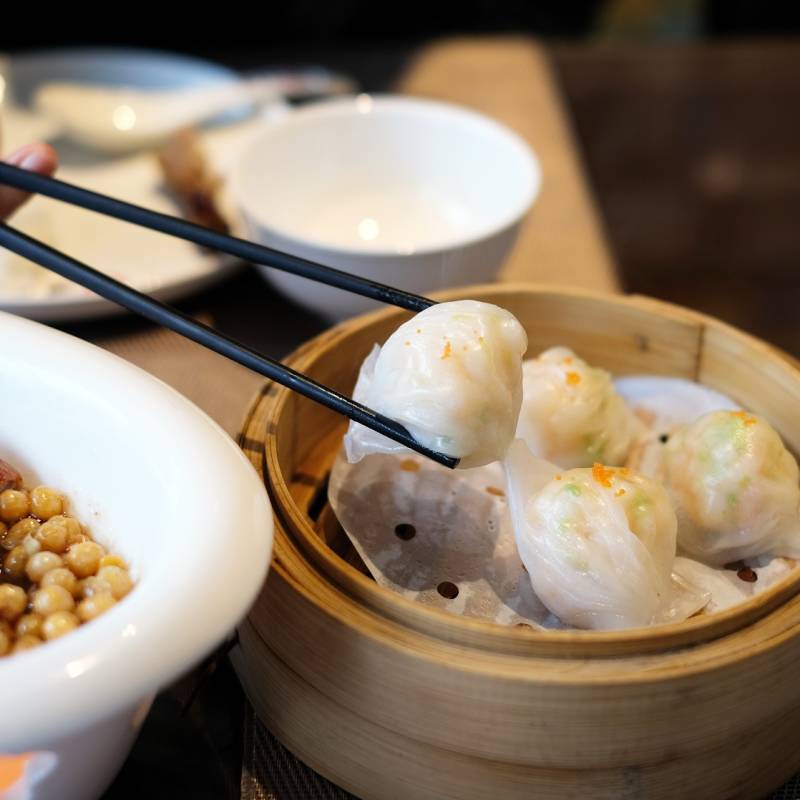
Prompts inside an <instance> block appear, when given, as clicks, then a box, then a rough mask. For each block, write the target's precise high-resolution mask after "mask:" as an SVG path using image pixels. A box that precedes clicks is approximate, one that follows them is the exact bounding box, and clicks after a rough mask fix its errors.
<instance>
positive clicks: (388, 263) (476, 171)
mask: <svg viewBox="0 0 800 800" xmlns="http://www.w3.org/2000/svg"><path fill="white" fill-rule="evenodd" d="M540 183H541V172H540V169H539V163H538V161H537V159H536V157H535V156H534V155H533V153H532V152H531V150H530V148H529V147H528V146H527V145H526V144H525V143H524V142H523V141H522V139H520V138H519V137H518V136H517V135H516V134H514V133H512V132H511V131H510V130H508V129H507V128H505V127H503V126H502V125H499V124H498V123H496V122H494V121H493V120H491V119H488V118H487V117H484V116H482V115H480V114H477V113H475V112H473V111H468V110H466V109H463V108H459V107H457V106H453V105H449V104H446V103H440V102H434V101H431V100H419V99H412V98H407V97H390V96H387V97H370V96H368V95H360V96H359V97H356V98H345V99H338V100H330V101H325V102H322V103H318V104H315V105H312V106H306V107H304V108H302V109H301V110H299V111H295V112H290V113H289V114H287V115H286V116H285V117H284V118H283V119H281V120H279V121H276V122H274V123H273V124H272V125H270V126H269V127H268V128H266V129H265V131H264V133H263V134H261V136H259V137H257V138H256V139H255V140H254V141H253V142H252V143H251V145H250V147H249V148H247V149H246V150H245V151H244V152H243V153H242V155H241V157H240V159H239V161H238V164H237V166H236V168H235V169H234V171H233V175H232V178H231V183H230V193H231V196H232V198H233V201H234V203H235V204H236V205H237V207H238V209H239V211H240V213H241V216H242V219H243V222H244V225H245V228H246V232H247V235H248V236H249V237H250V238H252V239H254V240H256V241H258V242H261V243H262V244H266V245H268V246H270V247H274V248H276V249H279V250H285V251H287V252H289V253H293V254H295V255H299V256H302V257H304V258H308V259H311V260H313V261H318V262H321V263H323V264H326V265H329V266H333V267H337V268H339V269H343V270H347V271H349V272H353V273H356V274H358V275H362V276H364V277H367V278H371V279H373V280H377V281H379V282H382V283H387V284H390V285H393V286H398V287H400V288H402V289H406V290H409V291H413V292H417V293H420V294H426V293H428V292H432V291H435V290H437V289H442V288H445V287H449V286H461V285H465V284H471V283H485V282H486V281H491V280H492V279H493V278H494V277H495V276H496V275H497V272H498V270H499V268H500V266H501V265H502V263H503V260H504V259H505V257H506V255H507V253H508V251H509V249H510V247H511V245H512V244H513V242H514V239H515V237H516V234H517V231H518V229H519V225H520V222H521V221H522V218H523V217H524V215H525V213H526V212H527V211H528V208H529V207H530V205H531V203H532V202H533V201H534V199H535V197H536V195H537V193H538V191H539V185H540ZM261 270H262V272H263V274H264V275H265V276H267V277H268V279H269V280H270V281H271V282H272V283H273V284H274V285H275V286H276V287H278V288H279V289H280V290H281V291H282V292H283V293H284V294H286V295H288V296H289V297H291V298H292V299H293V300H295V301H297V302H298V303H301V304H302V305H305V306H308V307H309V308H312V309H314V310H316V311H318V312H320V313H322V314H323V315H325V316H327V317H329V318H342V317H345V316H348V315H351V314H356V313H360V312H362V311H365V310H367V309H369V308H371V307H372V306H373V305H374V303H372V302H371V301H367V300H364V299H363V298H360V297H357V296H355V295H350V294H347V293H345V292H343V291H340V290H336V289H331V288H328V287H326V286H322V285H320V284H315V283H311V282H309V281H306V280H304V279H302V278H296V277H294V276H292V275H287V274H284V273H281V272H277V271H276V270H270V269H268V268H263V267H262V268H261Z"/></svg>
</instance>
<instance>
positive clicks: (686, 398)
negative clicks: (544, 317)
mask: <svg viewBox="0 0 800 800" xmlns="http://www.w3.org/2000/svg"><path fill="white" fill-rule="evenodd" d="M615 385H616V386H617V389H618V391H619V392H620V394H622V396H623V397H624V398H625V400H626V402H627V403H628V405H629V407H630V408H632V409H634V411H635V413H636V414H637V415H638V416H639V417H640V418H641V419H643V420H644V421H645V427H646V435H647V437H648V441H652V442H655V445H656V446H657V447H658V448H659V451H661V450H663V448H664V444H662V443H661V442H660V441H659V437H660V435H661V434H663V433H665V432H669V431H672V430H674V429H675V428H676V426H680V425H684V424H687V423H691V422H692V421H693V420H694V419H695V418H696V416H697V414H698V410H699V411H700V412H707V411H711V410H716V409H720V408H735V404H734V403H733V401H732V400H731V399H730V398H727V397H725V396H723V395H719V394H718V393H716V392H714V391H712V390H711V389H708V388H707V387H705V386H702V385H700V384H697V383H694V382H692V381H687V380H682V379H679V378H662V377H654V376H627V377H625V378H618V379H617V380H616V381H615ZM657 460H660V452H659V459H657ZM544 466H546V465H544ZM538 467H539V469H540V470H541V472H540V474H539V484H540V485H539V488H541V486H542V485H544V484H546V483H547V481H549V480H550V479H551V478H552V477H553V475H554V474H556V472H557V471H556V470H554V469H553V468H552V467H550V468H549V469H543V465H542V464H541V462H540V463H539V465H538ZM504 480H505V478H504V475H503V470H502V467H501V465H500V464H497V463H493V464H489V465H486V466H483V467H478V468H476V469H467V470H455V471H454V470H449V469H446V468H444V467H440V466H439V465H437V464H435V463H433V462H432V461H429V460H428V459H425V458H422V457H421V456H418V455H416V454H409V453H404V454H396V455H375V456H372V457H369V458H366V459H364V460H362V461H360V462H358V463H355V464H350V463H348V461H347V460H346V458H345V457H344V453H341V454H340V456H339V457H338V458H337V460H336V463H335V465H334V468H333V472H332V474H331V479H330V485H329V499H330V502H331V506H332V507H333V510H334V511H335V514H336V517H337V518H338V520H339V522H340V523H341V525H342V527H343V528H344V530H345V531H346V533H347V535H348V537H349V539H350V541H351V542H352V543H353V545H354V547H355V549H356V551H357V552H358V554H359V555H360V556H361V559H362V560H363V562H364V564H365V566H366V568H367V569H368V571H369V572H370V573H371V574H372V576H373V577H374V578H375V580H376V581H377V582H378V583H379V584H380V585H381V586H384V587H386V588H387V589H390V590H391V591H394V592H397V593H399V594H401V595H402V596H404V597H406V598H407V599H409V600H414V601H415V602H418V603H422V604H424V605H427V606H432V607H435V608H439V609H442V610H445V611H448V612H451V613H454V614H458V615H464V616H467V617H470V618H473V619H480V620H485V621H490V622H493V623H495V624H500V625H506V626H512V627H513V626H530V627H533V628H545V629H563V628H570V627H574V626H572V625H570V624H569V623H567V622H565V621H562V620H560V619H559V618H558V617H557V616H556V615H555V614H552V613H551V612H550V611H549V610H548V609H547V607H546V606H544V604H543V603H542V602H541V600H540V599H539V598H538V597H537V596H536V594H535V593H534V591H533V587H532V586H531V582H530V578H529V577H528V573H527V572H526V571H525V569H524V567H523V565H522V562H521V560H520V558H519V554H518V552H517V546H516V542H515V536H514V530H513V526H512V522H511V515H510V513H509V509H508V496H507V494H506V491H505V489H506V487H505V484H504ZM348 557H352V558H355V554H351V555H350V556H348ZM796 569H797V562H795V561H794V560H792V559H786V558H781V557H774V556H763V557H760V558H754V559H748V560H747V563H746V564H735V565H729V566H728V568H724V567H722V566H711V565H706V564H701V563H700V562H699V561H696V560H694V559H691V558H686V557H680V556H679V557H677V558H676V559H675V561H674V562H673V576H672V584H673V589H674V590H675V594H674V595H673V600H672V608H673V610H674V617H671V619H675V620H678V619H680V618H682V616H689V615H691V614H692V613H693V610H697V611H698V613H701V614H709V613H714V612H717V611H721V610H724V609H727V608H730V607H731V606H733V605H736V604H737V603H740V602H743V601H745V600H748V599H750V598H752V597H754V596H756V595H759V594H761V593H763V592H765V591H768V590H769V589H770V588H771V587H772V586H774V585H775V584H776V583H777V582H779V581H782V580H784V579H785V578H787V576H789V575H791V574H792V573H793V571H794V570H796ZM706 599H707V600H708V602H707V603H705V605H704V602H705V600H706ZM701 606H702V608H701Z"/></svg>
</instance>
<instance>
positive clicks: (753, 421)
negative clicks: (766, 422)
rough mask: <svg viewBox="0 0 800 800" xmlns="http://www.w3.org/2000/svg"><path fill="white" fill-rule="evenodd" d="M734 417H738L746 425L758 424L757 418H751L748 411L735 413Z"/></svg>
mask: <svg viewBox="0 0 800 800" xmlns="http://www.w3.org/2000/svg"><path fill="white" fill-rule="evenodd" d="M733 416H734V417H738V418H739V419H740V420H741V421H742V422H744V424H745V425H755V424H756V422H758V420H757V419H756V418H755V417H753V416H750V414H748V413H747V412H746V411H734V412H733Z"/></svg>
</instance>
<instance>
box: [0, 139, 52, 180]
mask: <svg viewBox="0 0 800 800" xmlns="http://www.w3.org/2000/svg"><path fill="white" fill-rule="evenodd" d="M7 160H8V163H9V164H12V165H14V166H15V167H21V168H22V169H26V170H30V171H31V172H38V173H41V174H43V175H52V174H53V173H54V172H55V171H56V169H57V167H58V154H57V153H56V151H55V150H54V149H53V148H52V147H51V146H50V145H49V144H44V143H38V144H29V145H25V147H21V148H20V149H19V150H17V151H16V152H14V153H12V154H11V155H10V156H9V157H8V159H7Z"/></svg>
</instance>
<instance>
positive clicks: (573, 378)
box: [567, 372, 581, 386]
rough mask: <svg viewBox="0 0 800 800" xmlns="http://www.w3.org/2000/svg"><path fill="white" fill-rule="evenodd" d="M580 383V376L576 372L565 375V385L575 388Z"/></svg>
mask: <svg viewBox="0 0 800 800" xmlns="http://www.w3.org/2000/svg"><path fill="white" fill-rule="evenodd" d="M580 382H581V376H580V375H578V373H577V372H568V373H567V383H568V384H569V385H570V386H577V385H578V384H579V383H580Z"/></svg>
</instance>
